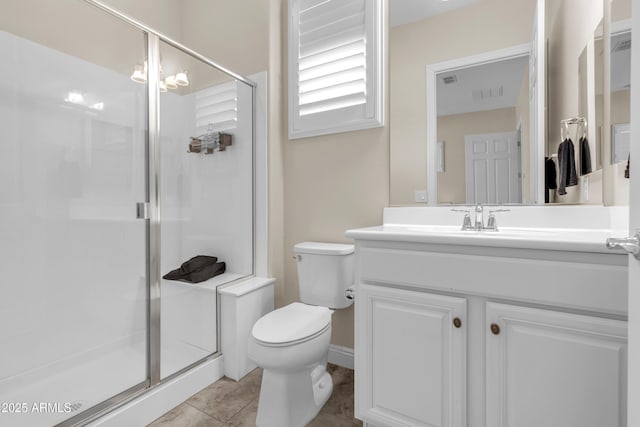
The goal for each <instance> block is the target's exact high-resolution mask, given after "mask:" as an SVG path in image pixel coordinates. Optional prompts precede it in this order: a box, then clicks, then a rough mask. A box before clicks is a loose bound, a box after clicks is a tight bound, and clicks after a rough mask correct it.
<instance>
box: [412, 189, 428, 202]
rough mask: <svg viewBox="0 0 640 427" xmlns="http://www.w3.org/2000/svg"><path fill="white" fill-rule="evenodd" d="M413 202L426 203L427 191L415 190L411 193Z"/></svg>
mask: <svg viewBox="0 0 640 427" xmlns="http://www.w3.org/2000/svg"><path fill="white" fill-rule="evenodd" d="M413 201H414V202H416V203H426V202H427V190H416V191H414V192H413Z"/></svg>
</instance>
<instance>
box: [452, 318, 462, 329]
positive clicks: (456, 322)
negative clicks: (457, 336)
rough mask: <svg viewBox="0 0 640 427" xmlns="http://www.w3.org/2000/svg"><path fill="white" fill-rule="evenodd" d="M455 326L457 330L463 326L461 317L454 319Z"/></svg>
mask: <svg viewBox="0 0 640 427" xmlns="http://www.w3.org/2000/svg"><path fill="white" fill-rule="evenodd" d="M453 326H455V327H456V328H459V327H461V326H462V320H460V318H459V317H455V318H454V319H453Z"/></svg>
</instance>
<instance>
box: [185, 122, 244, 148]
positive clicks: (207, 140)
mask: <svg viewBox="0 0 640 427" xmlns="http://www.w3.org/2000/svg"><path fill="white" fill-rule="evenodd" d="M209 128H210V129H211V125H209ZM230 145H233V135H231V134H229V133H223V132H213V131H210V132H207V133H206V134H204V135H200V136H195V137H194V136H192V137H191V141H190V142H189V148H188V149H187V153H204V154H213V153H214V151H215V150H218V151H225V150H226V149H227V147H228V146H230Z"/></svg>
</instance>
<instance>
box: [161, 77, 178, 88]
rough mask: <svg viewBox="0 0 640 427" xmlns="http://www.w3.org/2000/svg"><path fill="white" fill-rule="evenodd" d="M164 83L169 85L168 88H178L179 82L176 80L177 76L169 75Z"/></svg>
mask: <svg viewBox="0 0 640 427" xmlns="http://www.w3.org/2000/svg"><path fill="white" fill-rule="evenodd" d="M164 84H165V85H167V89H172V90H173V89H178V82H176V76H169V77H167V78H166V79H164Z"/></svg>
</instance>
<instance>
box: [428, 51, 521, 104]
mask: <svg viewBox="0 0 640 427" xmlns="http://www.w3.org/2000/svg"><path fill="white" fill-rule="evenodd" d="M528 64H529V56H521V57H518V58H512V59H507V60H503V61H497V62H492V63H489V64H481V65H476V66H473V67H468V68H462V69H458V70H455V71H447V72H444V73H440V74H438V75H437V85H436V91H437V98H436V101H437V108H438V116H447V115H450V114H462V113H470V112H474V111H487V110H496V109H499V108H507V107H515V106H516V103H517V101H518V95H519V94H520V87H521V85H522V79H523V77H524V75H525V71H526V70H527V67H528ZM453 76H455V80H456V81H455V83H450V84H445V83H444V78H445V77H453Z"/></svg>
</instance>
